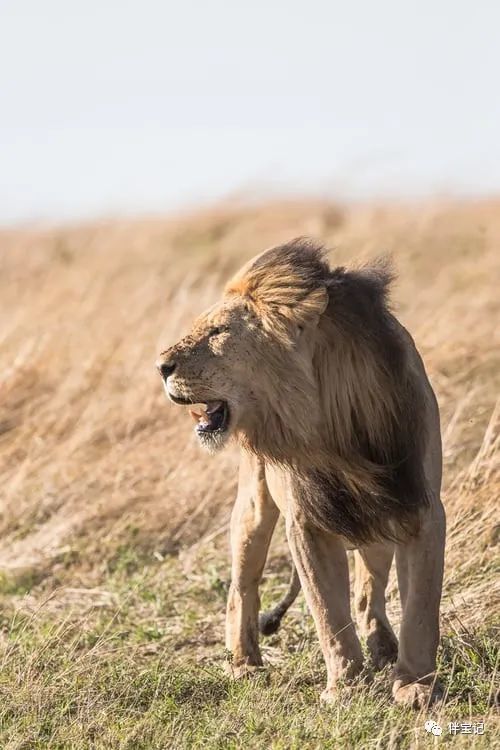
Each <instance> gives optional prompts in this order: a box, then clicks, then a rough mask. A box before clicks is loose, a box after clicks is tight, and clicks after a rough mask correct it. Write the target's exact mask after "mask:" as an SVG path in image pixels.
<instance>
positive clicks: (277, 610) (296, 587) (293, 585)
mask: <svg viewBox="0 0 500 750" xmlns="http://www.w3.org/2000/svg"><path fill="white" fill-rule="evenodd" d="M299 591H300V580H299V576H298V573H297V570H296V568H295V565H293V567H292V575H291V577H290V583H289V584H288V590H287V592H286V594H285V596H284V597H283V599H282V600H281V601H280V603H279V604H277V605H276V607H274V609H271V610H269V612H262V614H261V615H259V630H260V632H261V633H262V635H272V634H273V633H276V631H277V630H278V628H279V626H280V625H281V620H282V619H283V617H284V616H285V614H286V612H287V610H288V609H289V608H290V607H291V606H292V604H293V603H294V601H295V599H296V598H297V595H298V593H299Z"/></svg>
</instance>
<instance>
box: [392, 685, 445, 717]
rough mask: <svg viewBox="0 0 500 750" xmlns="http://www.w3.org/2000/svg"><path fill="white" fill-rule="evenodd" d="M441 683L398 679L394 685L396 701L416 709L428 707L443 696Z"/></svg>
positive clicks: (393, 690) (393, 694)
mask: <svg viewBox="0 0 500 750" xmlns="http://www.w3.org/2000/svg"><path fill="white" fill-rule="evenodd" d="M442 695H443V691H442V688H441V685H440V684H439V683H438V682H436V683H435V684H434V685H425V684H423V683H421V682H411V683H410V684H404V683H403V682H402V680H396V681H395V683H394V685H393V686H392V696H393V698H394V700H395V702H396V703H400V704H402V705H405V706H409V707H410V708H414V709H416V710H421V709H424V708H428V707H429V706H430V705H431V704H433V703H436V701H439V700H440V699H441V698H442Z"/></svg>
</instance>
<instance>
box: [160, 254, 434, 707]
mask: <svg viewBox="0 0 500 750" xmlns="http://www.w3.org/2000/svg"><path fill="white" fill-rule="evenodd" d="M390 280H391V276H390V273H389V272H388V271H387V269H386V268H385V267H384V266H381V265H379V266H376V267H374V268H371V269H362V270H359V271H346V270H345V269H334V270H331V269H330V268H329V266H328V264H327V263H326V260H325V258H324V255H323V252H322V250H321V248H319V247H318V246H316V245H314V244H313V243H310V242H309V241H304V240H297V241H294V242H292V243H289V244H288V245H285V246H282V247H279V248H273V249H271V250H269V251H266V252H265V253H263V254H262V255H260V256H258V257H257V258H255V259H254V260H252V261H250V262H249V263H248V264H247V265H246V266H245V267H244V268H243V269H242V270H241V271H240V272H239V273H238V274H237V275H236V276H235V277H234V278H233V279H232V280H231V281H230V282H229V283H228V285H227V287H226V290H225V296H224V299H223V301H222V303H221V304H219V305H216V306H215V307H214V308H212V309H211V310H210V311H208V313H206V314H205V315H204V316H202V317H201V318H200V319H199V320H198V321H197V322H196V324H195V326H194V327H193V330H192V332H191V334H190V335H189V336H188V337H186V338H185V339H183V340H182V341H181V342H179V344H177V345H176V346H174V347H172V348H171V349H169V350H168V351H167V352H165V353H164V355H162V360H161V363H167V364H169V365H172V367H174V368H175V369H173V370H172V374H170V375H169V377H168V379H167V380H166V389H167V392H168V393H169V395H170V396H171V397H172V398H176V399H179V398H182V399H184V400H186V399H187V400H190V401H193V402H206V401H210V400H214V399H215V400H216V399H223V400H224V401H225V402H227V404H228V406H229V413H230V421H229V426H228V430H227V431H225V432H224V435H221V436H218V437H217V441H215V440H213V441H211V443H210V445H209V446H208V447H211V448H212V449H214V448H218V447H220V446H221V445H222V444H223V442H224V441H225V439H226V438H227V437H228V436H233V437H234V438H235V439H236V440H238V442H239V443H240V445H241V467H240V479H239V490H238V498H237V501H236V504H235V508H234V511H233V517H232V524H231V537H232V556H233V565H232V584H231V589H230V594H229V601H228V615H227V637H226V641H227V647H228V649H230V650H231V652H232V654H233V660H232V663H231V666H230V669H231V671H232V673H233V674H235V675H237V674H240V673H242V672H243V673H244V672H246V671H248V669H253V668H256V667H259V666H260V665H261V664H262V661H261V657H260V652H259V648H258V642H257V638H258V619H257V618H258V608H259V605H258V583H259V580H260V577H261V574H262V570H263V566H264V563H265V558H266V555H267V549H268V546H269V542H270V539H271V535H272V531H273V528H274V525H275V523H276V519H277V516H278V510H279V511H280V512H281V513H282V514H283V515H284V517H285V519H286V526H287V535H288V541H289V544H290V550H291V553H292V557H293V560H294V564H295V566H296V568H297V571H298V574H299V578H300V582H301V585H302V588H303V590H304V594H305V597H306V600H307V603H308V605H309V608H310V610H311V613H312V615H313V618H314V620H315V623H316V627H317V630H318V635H319V639H320V644H321V647H322V651H323V654H324V657H325V661H326V665H327V671H328V683H327V688H326V690H325V692H324V694H323V697H324V698H325V699H327V700H330V699H331V698H332V697H334V696H335V693H336V686H337V684H338V681H339V679H342V680H343V681H345V680H350V679H352V678H353V677H355V675H356V674H357V673H358V672H359V671H360V669H361V666H362V652H361V648H360V645H359V641H358V637H357V635H356V631H355V628H354V625H353V622H352V618H351V614H350V604H349V577H348V569H347V561H346V548H354V547H357V548H358V549H359V554H357V574H356V587H355V601H356V609H357V616H358V624H359V627H360V631H361V633H362V635H363V636H364V637H366V639H367V645H368V649H369V652H370V654H371V658H372V661H373V663H374V665H375V666H377V667H379V666H382V665H383V664H384V663H385V662H386V661H389V660H391V659H392V658H393V657H395V656H396V639H395V636H394V634H393V632H392V629H391V627H390V625H389V622H388V620H387V617H386V615H385V602H384V590H385V586H386V583H387V575H388V570H389V567H390V563H391V560H392V557H393V554H394V550H396V561H397V566H398V578H399V582H400V590H401V594H402V604H403V621H402V627H401V633H400V644H399V652H398V661H397V664H396V667H395V671H394V697H395V699H396V700H398V701H402V702H406V703H410V704H412V705H422V704H423V703H424V702H426V701H428V700H429V699H430V698H431V695H432V682H433V679H434V670H435V656H436V649H437V644H438V637H439V622H438V617H439V602H440V595H441V581H442V572H443V549H444V528H445V522H444V512H443V509H442V505H441V502H440V498H439V494H440V482H441V446H440V436H439V415H438V411H437V405H436V402H435V398H434V395H433V393H432V389H431V387H430V385H429V383H428V380H427V378H426V375H425V371H424V368H423V365H422V362H421V360H420V357H419V356H418V353H417V352H416V350H415V347H414V344H413V341H412V340H411V337H410V336H409V334H408V333H407V332H406V331H405V330H404V329H403V328H402V326H401V325H400V324H399V323H398V322H397V320H396V319H395V318H394V317H393V316H392V315H391V313H390V311H389V310H388V308H387V300H386V292H387V287H388V284H389V282H390Z"/></svg>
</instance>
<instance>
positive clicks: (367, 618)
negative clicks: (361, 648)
mask: <svg viewBox="0 0 500 750" xmlns="http://www.w3.org/2000/svg"><path fill="white" fill-rule="evenodd" d="M393 556H394V545H393V544H391V543H390V542H386V543H377V544H370V545H367V546H365V547H362V548H360V549H359V550H356V551H355V553H354V566H355V567H354V571H355V575H354V607H355V611H356V620H357V623H358V628H359V632H360V634H361V635H362V636H363V637H364V638H365V639H366V645H367V648H368V652H369V654H370V660H371V663H372V665H373V667H374V668H375V669H382V668H383V667H384V666H385V665H386V664H388V663H391V662H394V661H396V658H397V655H398V641H397V638H396V636H395V635H394V631H393V629H392V627H391V625H390V623H389V620H388V619H387V615H386V611H385V589H386V587H387V579H388V577H389V570H390V568H391V564H392V558H393Z"/></svg>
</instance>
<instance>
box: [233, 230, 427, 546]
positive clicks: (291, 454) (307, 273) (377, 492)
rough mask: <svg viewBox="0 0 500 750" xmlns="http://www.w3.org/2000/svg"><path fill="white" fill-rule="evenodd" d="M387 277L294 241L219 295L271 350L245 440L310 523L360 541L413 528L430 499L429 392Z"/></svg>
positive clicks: (383, 270)
mask: <svg viewBox="0 0 500 750" xmlns="http://www.w3.org/2000/svg"><path fill="white" fill-rule="evenodd" d="M392 278H393V276H392V272H391V270H390V268H389V266H388V265H387V263H378V264H376V265H374V266H373V267H369V268H368V267H366V268H361V269H358V270H346V269H345V268H340V267H339V268H334V269H331V268H330V266H329V264H328V263H327V260H326V255H325V251H324V249H323V248H322V247H321V246H319V245H317V244H314V243H312V242H310V241H309V240H305V239H298V240H294V241H292V242H290V243H288V244H287V245H282V246H280V247H277V248H274V249H272V250H268V251H266V252H265V253H263V254H262V255H261V256H259V257H258V258H257V259H255V260H254V261H251V262H250V263H249V264H248V265H247V266H246V267H244V268H243V269H242V270H241V271H240V272H239V274H238V275H237V276H236V277H235V278H233V279H232V280H231V281H230V282H229V284H228V286H227V288H226V294H227V295H228V296H233V295H238V296H241V297H243V298H244V299H245V300H246V303H247V305H248V307H249V309H250V310H251V311H252V312H253V314H254V316H255V319H256V320H257V321H258V323H259V325H260V327H261V328H262V331H263V335H264V336H265V337H266V338H267V342H268V344H269V346H267V348H266V355H265V356H266V359H265V361H264V362H262V366H261V368H260V372H261V375H259V378H258V381H259V382H258V383H256V390H257V391H258V394H259V399H258V407H257V414H256V416H255V420H254V423H253V426H249V427H248V428H247V429H246V430H245V432H244V434H242V435H240V440H241V442H242V444H243V445H244V446H245V447H246V448H247V449H249V450H251V451H253V452H255V453H257V454H259V455H261V456H262V457H264V458H265V460H267V461H270V462H274V463H277V464H280V465H283V466H287V467H289V468H290V469H291V471H290V476H291V477H292V481H293V483H294V485H295V490H296V491H295V492H294V495H295V496H296V497H298V498H299V503H300V506H301V509H302V510H303V512H304V515H305V518H306V519H307V521H308V522H310V523H311V524H314V525H317V526H319V527H321V528H323V529H328V530H330V531H334V532H335V533H338V534H342V535H343V536H345V537H346V538H347V539H349V540H351V541H352V542H354V543H357V544H359V543H367V542H370V541H374V540H377V539H380V538H385V539H387V538H393V539H399V538H401V536H402V535H404V534H405V533H415V531H416V529H417V528H418V522H419V510H420V509H421V508H422V507H423V506H424V505H426V504H427V502H428V499H427V496H426V488H425V479H424V476H423V469H422V463H423V462H422V454H423V450H424V442H425V435H424V424H425V416H424V414H425V408H426V405H425V397H424V395H423V388H422V384H421V383H420V382H419V378H418V376H417V375H416V372H415V369H414V368H413V367H412V357H411V356H410V352H413V351H414V350H413V343H412V342H411V339H410V337H409V335H408V334H407V333H406V331H405V330H404V329H403V328H402V326H400V324H399V323H398V322H397V320H396V319H395V318H394V316H393V315H392V313H391V312H390V309H389V306H388V298H387V295H388V289H389V286H390V283H391V281H392ZM301 331H302V334H301V333H300V332H301ZM297 332H298V333H297ZM301 335H302V336H305V337H307V341H306V342H305V345H306V346H307V347H308V356H305V355H304V354H301V351H302V350H301V346H302V349H303V347H304V342H302V344H299V343H298V341H297V337H300V336H301ZM291 363H293V365H291Z"/></svg>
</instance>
